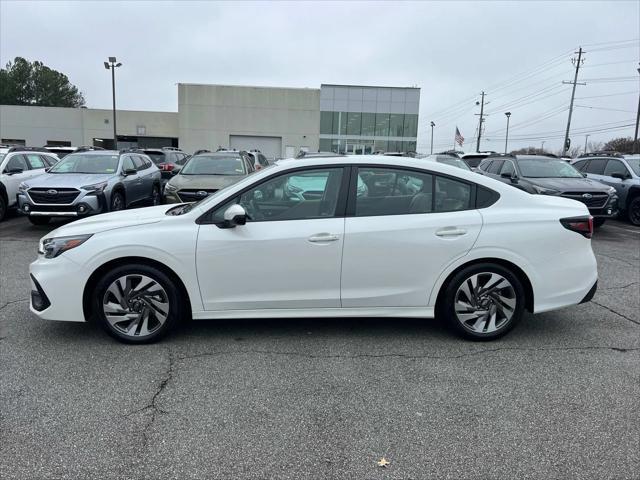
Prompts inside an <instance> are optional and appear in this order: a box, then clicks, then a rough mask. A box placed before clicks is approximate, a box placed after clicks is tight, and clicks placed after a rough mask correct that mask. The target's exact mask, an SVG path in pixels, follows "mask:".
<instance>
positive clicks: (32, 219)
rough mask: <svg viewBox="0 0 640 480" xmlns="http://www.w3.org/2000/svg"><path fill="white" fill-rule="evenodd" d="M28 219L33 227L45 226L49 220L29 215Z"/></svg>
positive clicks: (48, 218) (49, 218)
mask: <svg viewBox="0 0 640 480" xmlns="http://www.w3.org/2000/svg"><path fill="white" fill-rule="evenodd" d="M28 218H29V221H30V222H31V223H32V224H33V225H47V224H48V223H49V220H51V217H32V216H31V215H29V217H28Z"/></svg>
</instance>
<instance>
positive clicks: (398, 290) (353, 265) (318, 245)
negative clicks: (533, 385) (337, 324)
mask: <svg viewBox="0 0 640 480" xmlns="http://www.w3.org/2000/svg"><path fill="white" fill-rule="evenodd" d="M363 186H364V187H363ZM592 232H593V225H592V219H591V217H590V216H589V211H588V210H587V207H586V206H585V205H584V204H582V203H579V202H576V201H573V200H568V199H565V198H556V197H552V196H545V195H530V194H528V193H525V192H523V191H521V190H518V189H516V188H513V187H511V186H509V185H505V184H503V183H501V182H498V181H495V180H493V179H491V178H488V177H485V176H480V175H477V174H475V173H473V172H470V171H465V170H462V169H459V168H455V167H452V166H449V165H445V164H441V163H436V162H424V161H423V160H419V159H411V158H401V157H398V158H390V157H384V156H377V155H376V156H367V155H362V156H353V157H344V156H342V157H335V158H316V159H313V158H311V159H307V160H305V159H301V160H296V161H288V160H284V161H279V162H277V163H276V165H273V166H270V167H268V168H265V169H263V170H261V171H260V172H258V173H256V174H254V175H251V176H250V177H247V178H246V179H244V180H242V181H240V182H238V183H236V184H234V185H232V186H230V187H227V188H225V189H223V190H220V191H218V192H216V193H215V194H213V195H211V196H209V197H207V198H206V199H205V200H202V201H200V202H198V203H194V204H180V205H173V206H168V205H164V206H158V207H150V208H145V209H139V210H132V211H121V212H114V213H108V214H104V215H99V216H96V217H92V218H87V219H84V220H79V221H76V222H73V223H71V224H68V225H65V226H62V227H60V228H58V229H57V230H54V231H52V232H51V233H49V234H48V235H47V236H46V237H44V238H43V239H42V240H41V241H40V247H39V255H38V259H37V260H36V261H35V262H33V263H32V264H31V267H30V273H31V281H32V292H31V310H32V311H33V312H34V313H35V314H36V315H38V316H40V317H41V318H44V319H48V320H65V321H76V322H84V321H87V320H89V319H95V320H96V321H97V322H98V323H100V324H101V325H102V326H103V327H104V329H105V330H106V331H107V332H108V333H109V334H111V335H113V336H114V337H116V338H117V339H119V340H122V341H125V342H130V343H143V342H150V341H154V340H157V339H158V338H160V337H161V336H163V335H164V334H166V333H167V332H168V331H169V330H171V329H172V327H174V326H175V325H176V324H177V323H178V322H180V321H183V320H185V319H191V318H193V319H217V318H245V317H249V318H272V317H338V316H342V317H369V316H382V317H420V318H431V317H434V316H438V317H441V318H443V319H445V320H446V321H447V322H448V324H449V325H450V326H451V327H452V328H453V329H454V330H456V331H457V332H458V333H460V334H462V335H463V336H465V337H467V338H471V339H493V338H497V337H500V336H502V335H504V334H505V333H506V332H508V331H509V330H510V329H511V328H512V327H513V326H514V325H515V324H516V323H517V322H518V320H520V318H521V317H522V315H523V313H524V311H525V310H528V311H530V312H533V313H538V312H545V311H549V310H553V309H557V308H561V307H566V306H568V305H575V304H578V303H581V302H585V301H588V300H590V299H591V297H592V296H593V294H594V293H595V290H596V285H597V268H596V260H595V257H594V254H593V251H592V249H591V241H590V238H591V235H592Z"/></svg>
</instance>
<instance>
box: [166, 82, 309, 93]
mask: <svg viewBox="0 0 640 480" xmlns="http://www.w3.org/2000/svg"><path fill="white" fill-rule="evenodd" d="M178 85H185V86H196V87H231V88H269V89H273V90H305V91H309V90H317V91H320V89H319V88H315V87H274V86H265V85H229V84H223V83H185V82H178Z"/></svg>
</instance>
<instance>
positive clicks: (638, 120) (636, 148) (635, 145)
mask: <svg viewBox="0 0 640 480" xmlns="http://www.w3.org/2000/svg"><path fill="white" fill-rule="evenodd" d="M638 73H640V68H639V69H638ZM638 123H640V93H639V94H638V113H636V133H635V134H634V135H633V153H638V152H639V151H640V146H639V145H638Z"/></svg>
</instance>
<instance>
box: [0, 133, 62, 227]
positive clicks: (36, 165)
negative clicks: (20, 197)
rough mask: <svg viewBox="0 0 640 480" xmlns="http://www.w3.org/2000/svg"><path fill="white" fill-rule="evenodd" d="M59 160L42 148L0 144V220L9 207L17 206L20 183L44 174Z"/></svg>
mask: <svg viewBox="0 0 640 480" xmlns="http://www.w3.org/2000/svg"><path fill="white" fill-rule="evenodd" d="M57 161H58V157H56V156H55V155H54V154H53V153H49V152H47V151H46V150H44V149H42V148H31V147H21V146H11V145H0V221H2V219H3V218H4V217H5V215H6V214H7V210H8V209H9V208H13V207H16V206H17V202H16V195H17V194H18V187H19V186H20V183H22V182H24V181H25V180H29V179H31V178H33V177H37V176H38V175H41V174H43V173H44V172H45V169H46V168H49V167H51V166H52V165H55V164H56V162H57Z"/></svg>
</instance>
